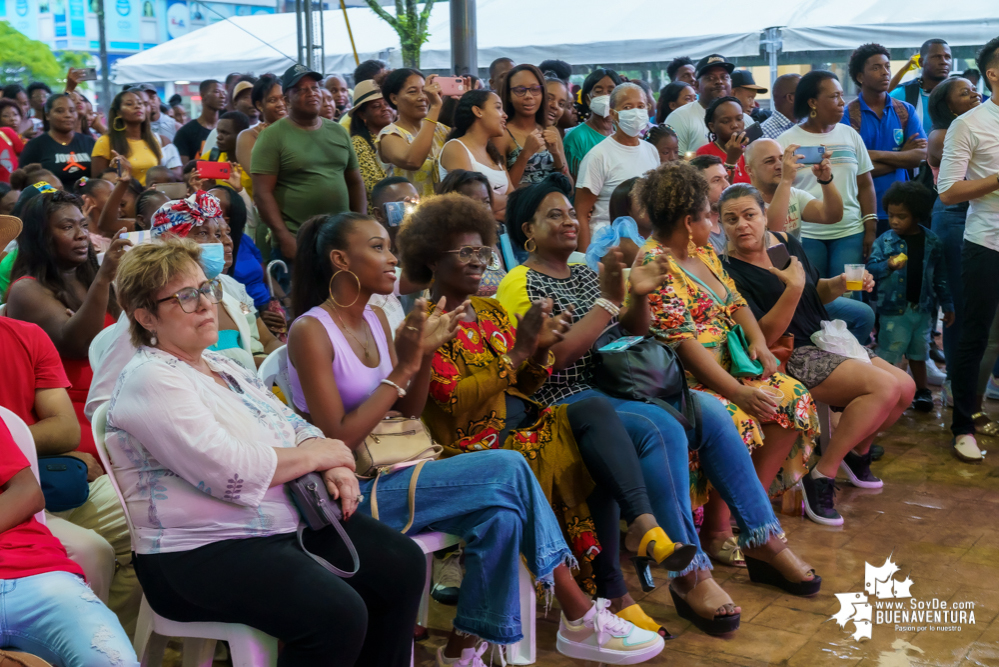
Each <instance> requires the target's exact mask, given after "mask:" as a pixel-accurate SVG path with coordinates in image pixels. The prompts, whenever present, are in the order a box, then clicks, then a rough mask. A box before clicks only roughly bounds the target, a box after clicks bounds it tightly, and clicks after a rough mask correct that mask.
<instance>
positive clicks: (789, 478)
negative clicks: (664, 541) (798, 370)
mask: <svg viewBox="0 0 999 667" xmlns="http://www.w3.org/2000/svg"><path fill="white" fill-rule="evenodd" d="M663 254H666V255H669V252H668V249H667V248H666V247H665V246H663V245H662V244H660V243H659V242H658V241H656V240H655V239H654V238H650V239H649V240H648V241H646V242H645V245H644V246H642V249H641V252H640V253H639V258H638V260H637V262H636V264H648V263H649V262H651V261H652V260H653V259H655V258H656V257H657V256H659V255H663ZM690 254H691V255H692V256H694V257H697V258H698V259H700V260H701V261H702V262H704V264H705V265H706V266H707V267H708V269H710V270H711V272H712V273H714V275H715V277H717V278H718V280H719V282H721V283H722V284H723V285H724V286H725V289H726V293H725V294H724V295H715V294H713V293H711V292H710V291H709V290H708V289H706V288H705V287H703V286H702V285H700V284H699V283H698V281H696V280H694V279H692V278H691V276H689V275H688V274H687V273H686V272H684V270H683V269H682V268H680V266H679V265H678V264H677V263H676V262H675V261H674V260H673V258H672V256H670V259H669V265H670V276H669V278H668V279H667V280H666V282H665V283H663V285H662V287H660V288H659V289H658V290H657V291H655V292H653V293H652V294H650V295H649V307H650V309H651V311H652V326H651V331H650V333H652V335H654V336H656V337H657V338H658V339H659V340H661V341H663V342H665V343H667V344H669V345H671V346H673V347H676V346H678V345H679V344H680V343H682V342H683V341H685V340H690V339H694V340H697V341H698V342H699V343H700V344H701V345H703V346H704V347H705V349H707V350H708V351H709V352H711V353H712V354H713V355H714V357H715V360H716V361H718V363H719V364H720V365H721V366H722V368H724V369H726V370H728V369H729V368H731V365H732V362H731V359H730V357H729V353H728V345H727V342H728V332H729V331H731V330H732V329H733V328H734V327H735V326H736V323H735V320H734V319H733V314H734V313H735V312H736V311H737V310H739V309H740V308H746V307H747V304H746V301H745V300H744V299H743V298H742V295H740V294H739V292H738V290H737V289H736V287H735V283H734V282H733V281H732V279H731V278H730V277H729V276H728V274H727V273H726V272H725V270H724V268H722V265H721V262H720V261H719V260H718V256H717V255H716V254H715V251H714V250H713V249H712V248H711V247H703V248H698V247H695V246H691V248H690ZM722 299H723V301H722ZM687 379H688V381H689V382H690V387H691V389H696V390H697V391H703V392H706V393H709V394H711V395H713V396H714V397H716V398H717V399H718V400H720V401H721V402H722V403H723V404H724V405H725V406H726V407H727V408H728V413H729V415H731V417H732V421H733V422H735V426H736V428H737V429H738V430H739V435H740V436H741V437H742V441H743V442H744V443H746V447H748V448H749V451H750V452H752V451H753V450H754V449H756V448H757V447H762V446H763V444H764V443H763V430H762V429H761V427H760V423H759V421H758V420H756V419H755V418H753V417H751V416H749V415H748V414H746V413H745V412H744V411H743V410H742V409H741V408H739V407H738V406H737V405H736V404H735V403H732V402H731V401H729V400H728V399H727V398H725V397H724V396H722V395H720V394H718V393H717V392H715V391H712V390H711V389H709V388H708V387H706V386H704V385H703V384H701V383H700V382H698V380H697V378H695V377H694V376H693V375H691V374H690V373H689V372H688V373H687ZM739 381H740V382H742V384H744V385H746V386H750V387H763V386H769V387H772V388H774V389H776V390H777V391H779V392H780V393H781V394H783V399H782V400H781V403H780V407H778V409H777V412H776V414H775V415H774V416H773V417H772V418H771V420H770V421H767V422H763V423H776V424H779V425H780V426H782V427H783V428H786V429H793V430H795V431H797V433H798V437H797V438H796V439H795V441H794V444H793V445H792V447H791V451H790V453H789V454H788V456H787V459H786V460H785V461H784V464H783V466H782V467H781V470H780V472H778V474H777V477H776V478H775V479H774V482H773V484H771V486H770V489H769V494H770V496H771V497H776V496H779V495H781V494H782V493H783V492H784V491H785V490H787V489H789V488H791V487H792V486H793V485H794V484H796V483H797V482H798V480H799V479H801V477H802V476H804V475H805V474H806V473H807V472H808V465H807V464H808V458H809V457H810V456H811V454H812V450H813V449H814V448H815V442H816V440H817V438H818V436H819V420H818V415H817V414H816V411H815V404H814V403H813V402H812V397H811V395H810V394H809V393H808V390H807V389H805V387H804V385H802V384H801V383H800V382H798V381H797V380H795V379H793V378H790V377H788V376H787V375H784V374H783V373H774V374H773V375H771V376H770V377H769V378H767V379H765V380H764V379H762V378H739ZM690 473H691V474H690V481H691V490H690V492H691V501H692V505H693V506H694V507H699V506H701V505H703V504H704V503H706V502H707V500H708V482H707V479H706V478H705V477H704V475H703V473H702V472H701V470H700V463H699V461H698V460H697V454H696V452H693V453H691V457H690Z"/></svg>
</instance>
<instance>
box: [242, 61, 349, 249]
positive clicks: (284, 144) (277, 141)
mask: <svg viewBox="0 0 999 667" xmlns="http://www.w3.org/2000/svg"><path fill="white" fill-rule="evenodd" d="M322 80H323V76H322V75H321V74H320V73H319V72H313V71H312V70H310V69H309V68H308V67H305V66H303V65H292V66H291V67H289V68H288V70H287V71H286V72H285V73H284V74H283V75H282V77H281V86H282V88H283V89H284V96H285V99H286V100H287V106H288V115H287V116H285V117H284V118H282V119H281V120H279V121H277V122H276V123H274V124H273V125H271V126H269V127H268V128H267V131H265V132H261V133H260V137H259V138H258V139H257V143H256V144H255V145H254V146H253V154H252V157H251V160H250V163H251V167H250V172H251V175H252V178H253V200H254V203H256V205H257V209H258V210H259V211H260V217H261V219H263V221H264V223H265V224H266V225H267V226H268V227H269V228H270V231H271V236H272V244H271V259H283V260H284V261H285V262H288V263H291V261H292V260H294V258H295V252H296V249H297V247H298V246H297V243H296V240H295V235H296V234H297V232H298V228H299V227H300V226H301V225H302V224H303V223H304V222H305V221H306V220H308V219H309V218H311V217H312V216H314V215H321V214H323V215H335V214H337V213H343V212H345V211H354V212H357V213H366V212H367V209H368V200H367V195H366V193H365V191H364V181H363V180H362V178H361V171H360V169H359V167H358V162H357V154H356V153H355V152H354V147H353V146H352V145H351V142H350V135H349V134H348V133H347V130H345V129H344V128H343V127H341V126H340V125H338V124H337V123H334V122H333V121H331V120H326V119H325V118H322V117H320V116H319V107H320V103H321V100H322V97H321V93H320V85H321V82H322Z"/></svg>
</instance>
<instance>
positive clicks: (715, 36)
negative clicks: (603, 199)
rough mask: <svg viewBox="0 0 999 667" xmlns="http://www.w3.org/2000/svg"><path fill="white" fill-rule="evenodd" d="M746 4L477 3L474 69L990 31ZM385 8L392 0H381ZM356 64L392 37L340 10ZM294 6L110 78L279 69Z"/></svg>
mask: <svg viewBox="0 0 999 667" xmlns="http://www.w3.org/2000/svg"><path fill="white" fill-rule="evenodd" d="M746 7H747V5H746V3H745V1H744V0H738V2H737V1H736V0H717V1H716V2H715V3H714V4H712V5H711V6H710V15H709V16H710V20H707V16H708V15H707V14H705V13H704V12H699V11H697V10H696V8H694V7H692V6H690V5H689V3H687V2H679V1H677V0H614V2H611V3H608V2H607V1H606V0H574V1H572V2H569V1H568V0H556V1H553V2H538V0H478V3H477V25H478V35H477V45H478V59H479V65H480V66H485V65H487V64H488V63H489V62H491V61H492V60H493V59H495V58H498V57H500V56H507V57H510V58H512V59H513V60H514V61H516V62H533V63H537V62H540V61H541V60H543V59H545V58H560V59H562V60H565V61H567V62H569V63H570V64H580V65H586V64H604V63H632V62H634V63H638V62H662V61H667V60H670V59H672V58H673V57H675V56H678V55H690V56H691V57H699V56H703V55H706V54H708V53H722V54H725V55H726V56H729V57H739V56H755V55H758V54H759V53H760V37H761V32H762V31H763V30H764V29H765V28H768V27H781V34H782V36H783V49H782V50H783V52H785V53H787V52H798V51H814V50H843V49H853V48H855V47H856V46H858V45H859V44H861V43H863V42H868V41H877V42H879V43H882V44H884V45H885V46H888V47H901V46H909V47H911V46H917V45H919V44H920V43H922V42H923V41H924V40H925V39H926V38H927V37H940V38H943V39H946V40H947V41H948V42H950V43H951V44H954V45H967V44H982V43H984V42H986V41H988V40H989V39H991V38H992V37H995V36H996V35H999V2H997V1H996V0H961V2H958V3H931V2H929V0H837V1H836V2H830V1H829V0H805V1H801V0H771V1H770V2H767V3H758V4H757V5H754V6H753V9H752V11H747V9H746ZM386 9H387V10H391V7H387V8H386ZM347 13H348V15H349V17H350V24H351V28H352V29H353V34H354V40H355V42H356V44H357V48H358V55H359V57H360V58H361V60H364V59H367V58H379V57H380V58H383V59H386V60H388V61H389V63H390V64H391V65H392V66H395V67H398V66H400V65H401V52H400V49H399V38H398V36H397V35H396V34H395V32H394V31H393V30H392V28H391V27H390V26H389V25H388V24H387V23H385V22H384V21H383V20H381V19H380V18H378V16H377V15H375V13H374V12H373V11H371V10H370V9H368V8H366V7H357V8H349V9H348V10H347ZM449 21H450V17H449V6H448V3H447V2H445V0H437V3H436V4H435V5H434V8H433V12H432V15H431V18H430V22H429V32H430V40H429V41H428V42H427V43H426V44H424V46H423V49H422V51H421V66H422V67H424V68H426V69H449V68H450V67H451V45H450V29H449ZM324 25H325V44H326V59H325V70H326V72H349V71H351V70H353V68H354V58H353V54H352V53H351V50H350V40H349V38H348V36H347V30H346V26H345V24H344V19H343V15H342V12H340V11H333V10H330V11H327V12H324ZM295 35H296V22H295V15H294V14H290V13H289V14H271V15H262V16H239V17H233V18H230V19H227V20H225V21H220V22H218V23H215V24H212V25H210V26H207V27H205V28H201V29H199V30H196V31H194V32H191V33H188V34H187V35H184V36H183V37H180V38H178V39H174V40H172V41H169V42H165V43H163V44H160V45H159V46H156V47H154V48H152V49H149V50H147V51H143V52H142V53H138V54H136V55H134V56H131V57H129V58H124V59H122V60H119V61H118V62H117V63H116V71H115V73H114V78H115V81H116V82H117V83H135V82H140V81H175V80H191V81H200V80H203V79H207V78H221V77H222V76H225V75H226V74H228V73H229V72H235V71H242V72H247V71H248V72H257V73H260V72H268V71H270V72H276V73H280V72H282V71H284V70H285V69H287V68H288V67H289V66H290V65H291V64H293V62H294V60H295V57H296V52H297V45H296V37H295Z"/></svg>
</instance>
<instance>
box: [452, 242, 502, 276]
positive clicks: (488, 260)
mask: <svg viewBox="0 0 999 667" xmlns="http://www.w3.org/2000/svg"><path fill="white" fill-rule="evenodd" d="M448 252H453V253H457V255H458V262H459V263H460V264H468V263H469V262H471V261H472V260H473V259H477V260H479V263H480V264H484V265H485V266H486V268H489V269H494V270H495V269H498V268H499V258H498V257H497V256H496V253H495V252H493V249H492V248H490V247H489V246H487V245H479V246H475V245H466V246H462V247H460V248H458V249H457V250H448Z"/></svg>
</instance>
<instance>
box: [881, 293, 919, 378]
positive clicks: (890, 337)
mask: <svg viewBox="0 0 999 667" xmlns="http://www.w3.org/2000/svg"><path fill="white" fill-rule="evenodd" d="M931 320H932V317H931V316H930V314H929V313H927V312H926V311H924V310H920V308H919V305H918V304H914V303H910V304H907V305H906V307H905V312H904V313H902V314H901V315H882V316H881V329H880V330H879V331H878V356H879V357H881V358H882V359H884V360H885V361H887V362H888V363H889V364H897V363H898V362H899V360H900V359H902V357H905V358H906V359H908V360H909V361H926V357H927V352H928V350H927V349H926V348H927V344H926V335H927V334H928V333H929V331H930V323H931Z"/></svg>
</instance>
